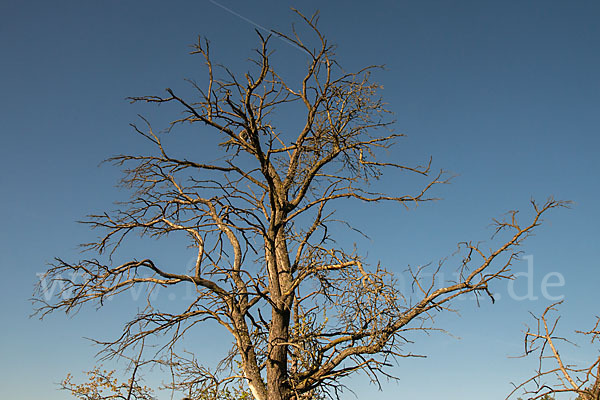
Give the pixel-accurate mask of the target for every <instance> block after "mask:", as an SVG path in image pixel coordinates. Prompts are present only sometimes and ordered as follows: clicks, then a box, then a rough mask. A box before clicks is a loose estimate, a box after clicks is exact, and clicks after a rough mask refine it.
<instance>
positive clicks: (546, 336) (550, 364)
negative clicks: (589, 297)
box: [507, 301, 600, 400]
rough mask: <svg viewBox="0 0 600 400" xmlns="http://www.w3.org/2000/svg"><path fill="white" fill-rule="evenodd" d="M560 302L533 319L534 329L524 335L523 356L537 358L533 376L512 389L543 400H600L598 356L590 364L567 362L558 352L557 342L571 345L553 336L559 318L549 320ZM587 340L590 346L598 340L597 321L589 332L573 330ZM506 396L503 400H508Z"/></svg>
mask: <svg viewBox="0 0 600 400" xmlns="http://www.w3.org/2000/svg"><path fill="white" fill-rule="evenodd" d="M561 303H562V301H560V302H557V303H554V304H552V305H550V306H548V307H547V308H546V309H545V310H544V312H543V313H542V315H541V316H539V317H535V320H536V327H535V330H530V329H528V330H527V332H526V333H525V354H524V355H525V356H527V355H530V354H537V357H538V359H539V362H538V368H537V371H536V374H535V375H534V376H533V377H531V378H529V379H528V380H527V381H525V382H523V383H521V384H520V385H518V386H516V387H515V390H513V392H512V393H511V394H510V395H509V396H508V397H510V396H511V395H512V394H514V393H516V392H517V391H518V390H521V389H522V390H524V391H525V393H526V394H527V395H528V396H529V397H528V398H529V399H532V400H537V399H542V400H543V399H546V398H549V397H550V395H551V394H560V393H569V394H576V395H577V398H576V400H600V355H598V356H597V357H596V359H595V360H594V361H593V362H592V363H591V364H590V365H576V364H571V363H569V362H568V361H567V360H566V359H565V358H564V357H563V356H562V355H561V354H560V352H559V343H561V342H562V343H564V342H566V343H571V342H570V341H569V340H568V339H567V338H565V337H562V336H559V335H557V333H556V328H557V327H558V321H559V320H560V317H555V318H551V314H552V313H553V312H554V313H555V312H557V311H558V309H557V306H558V305H560V304H561ZM576 332H577V333H579V334H582V335H585V336H587V337H589V338H590V340H591V343H594V342H597V341H598V340H600V318H598V317H597V319H596V323H595V325H594V326H593V328H592V329H590V330H589V331H576ZM508 397H507V398H508Z"/></svg>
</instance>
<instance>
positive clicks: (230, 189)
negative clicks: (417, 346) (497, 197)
mask: <svg viewBox="0 0 600 400" xmlns="http://www.w3.org/2000/svg"><path fill="white" fill-rule="evenodd" d="M298 15H299V17H300V18H301V19H302V21H303V23H304V24H305V25H304V26H305V27H306V28H307V29H306V30H307V31H308V33H307V32H305V33H300V32H299V31H297V30H295V29H294V30H293V31H292V33H291V34H290V35H287V34H283V33H274V34H275V35H277V36H279V37H280V38H282V39H284V40H286V41H288V42H290V43H291V44H293V45H294V46H296V47H297V48H299V49H301V50H302V51H303V52H304V54H305V55H306V56H307V59H308V63H307V66H306V70H305V73H304V75H303V76H302V77H301V78H300V79H299V80H298V81H293V82H288V81H286V80H284V79H283V77H282V74H281V72H279V70H278V69H277V68H275V66H274V64H273V56H272V53H271V52H270V51H269V46H270V43H271V35H269V36H267V37H264V36H262V35H261V34H260V33H258V38H259V41H260V46H259V48H258V50H257V52H256V58H255V59H254V60H253V63H254V64H253V65H254V66H255V68H254V70H253V71H251V72H248V73H247V74H245V75H243V76H240V75H236V74H235V73H233V72H232V71H230V70H229V69H227V68H225V67H219V66H217V65H216V64H214V63H213V61H212V59H211V56H210V51H209V43H208V41H202V40H199V41H198V43H197V44H196V45H195V47H194V51H193V52H192V53H193V54H198V55H200V56H201V57H203V59H204V61H205V63H206V67H207V81H206V85H205V86H204V87H201V86H200V85H196V84H194V87H195V89H196V90H197V93H196V97H195V98H191V99H185V98H184V97H182V96H180V95H178V94H176V93H175V92H174V91H173V90H171V89H166V92H167V96H164V97H162V96H147V97H133V98H132V99H131V100H132V101H133V102H145V103H151V104H165V103H169V104H171V103H172V104H176V105H178V106H180V107H181V108H182V110H183V112H184V115H183V116H182V117H181V118H178V119H176V120H175V121H173V122H172V124H171V125H170V129H169V131H174V130H175V129H176V128H177V127H178V126H180V125H182V124H191V125H192V126H198V134H200V135H216V136H217V137H219V138H220V140H219V142H220V144H219V146H218V148H217V150H215V151H216V152H219V154H220V156H221V158H220V159H219V161H217V162H206V161H204V160H192V159H188V158H184V157H177V156H176V155H173V154H172V153H171V152H170V151H169V149H167V148H166V146H164V145H163V141H162V140H161V139H162V135H159V134H157V133H156V132H155V131H154V130H153V129H152V127H151V125H150V124H149V123H146V125H145V126H144V127H143V128H140V127H138V126H134V129H135V130H136V131H137V132H138V133H139V134H140V135H142V136H143V137H145V138H146V139H148V140H149V141H151V142H152V143H153V144H154V145H155V146H156V149H157V153H156V154H151V155H119V156H116V157H113V158H111V159H110V160H111V161H113V162H115V163H116V164H117V165H120V166H122V167H123V168H124V171H125V177H124V178H123V183H124V185H125V186H127V187H129V188H131V189H132V190H133V193H134V194H133V196H132V198H131V199H130V200H129V201H128V202H127V203H126V204H123V205H122V208H121V209H120V210H118V211H116V212H115V213H103V214H99V215H93V216H91V218H90V220H89V221H87V223H88V224H90V225H91V226H92V227H93V228H99V229H102V230H104V232H105V233H104V234H103V235H101V237H100V238H99V239H98V241H96V242H94V243H91V244H89V245H88V248H89V249H90V250H92V251H96V252H98V253H100V254H103V253H106V252H109V253H110V252H112V251H114V250H115V249H116V248H118V247H119V246H120V245H121V244H122V243H123V242H124V241H125V240H127V238H128V237H129V235H130V234H131V233H133V232H138V233H140V234H142V235H143V236H150V237H154V238H162V237H164V236H166V235H169V234H172V233H175V232H181V233H184V234H186V235H188V236H189V239H190V240H191V243H192V245H193V247H194V248H196V250H197V259H196V262H195V265H194V267H193V268H192V269H191V270H189V271H185V270H182V268H180V267H178V266H176V265H159V264H158V263H157V262H155V261H153V260H152V259H150V258H133V259H130V260H124V261H123V262H121V263H112V261H110V258H109V259H108V260H107V261H105V262H102V261H100V260H98V259H94V258H90V259H86V260H82V261H79V262H76V263H71V262H68V261H65V260H62V259H57V261H56V263H55V264H54V265H52V266H51V268H50V269H49V270H48V272H47V274H46V278H47V279H49V280H60V281H61V282H63V283H64V284H63V292H62V293H59V294H58V296H57V297H56V298H55V299H54V300H53V301H51V302H43V303H42V304H41V305H40V307H39V309H38V311H39V313H41V315H42V316H44V315H46V314H48V313H50V312H52V311H55V310H64V311H66V312H72V311H74V310H76V309H78V308H79V307H80V306H82V305H85V304H87V303H92V302H94V303H96V304H99V305H100V306H101V305H102V304H103V301H104V300H105V299H106V298H108V297H111V296H114V295H116V294H118V293H121V292H124V291H127V290H130V289H132V288H134V287H138V286H140V285H144V286H146V287H148V290H149V291H152V289H153V288H155V287H165V288H168V287H180V286H182V285H190V286H191V287H192V288H193V289H194V290H195V297H194V299H193V300H192V301H190V302H189V304H188V305H187V306H186V307H185V308H184V309H182V310H181V311H180V312H176V313H168V312H163V311H161V310H160V309H159V308H157V306H156V305H155V304H153V300H152V298H151V297H150V296H149V297H148V307H147V308H146V309H144V310H142V311H140V312H139V314H138V315H137V316H136V317H135V318H134V319H132V320H131V321H129V322H128V323H127V324H126V325H125V327H124V332H123V334H122V336H120V337H119V338H118V339H117V340H115V341H112V342H109V343H105V345H106V349H107V351H109V352H110V354H124V353H125V352H126V351H128V350H130V349H131V348H133V347H134V346H135V345H136V344H138V343H139V342H140V341H142V340H144V339H145V338H146V337H150V336H157V335H160V334H165V333H168V332H170V333H171V334H172V336H171V337H170V340H169V341H168V342H167V343H166V345H165V347H164V351H165V352H166V354H167V355H166V359H167V360H166V361H165V360H163V361H162V362H163V363H164V362H167V361H168V362H169V363H170V365H171V366H172V367H173V368H174V370H175V372H174V377H175V380H174V381H173V384H172V387H173V388H175V389H184V390H185V391H186V392H187V393H189V396H190V397H191V398H204V397H203V396H206V394H207V393H209V394H210V393H212V395H211V396H214V397H218V393H221V392H219V390H221V388H227V387H230V386H232V385H234V386H235V385H238V384H239V382H242V383H243V384H244V385H247V388H248V389H249V391H250V392H251V394H252V396H253V397H254V398H255V399H257V400H267V399H269V400H289V399H305V398H318V396H321V395H330V396H336V395H337V393H338V391H339V389H340V388H341V387H342V382H341V381H340V378H342V377H345V376H348V375H351V374H353V373H355V372H357V371H363V372H365V373H366V374H368V375H369V376H370V377H371V379H372V380H373V381H374V382H378V379H379V378H380V377H381V376H391V375H389V370H387V369H386V367H388V366H390V363H391V361H392V360H393V359H394V358H397V357H408V356H412V355H413V354H412V353H411V352H410V351H409V350H408V349H407V348H406V346H405V345H406V344H407V343H409V342H410V340H411V339H410V337H411V333H413V332H415V331H417V332H418V331H423V330H429V329H434V328H436V327H435V325H434V322H433V317H434V316H435V314H436V313H438V312H442V311H446V310H449V309H450V306H451V302H452V300H454V299H456V298H458V297H460V296H465V295H467V294H469V293H471V294H473V293H474V294H476V295H479V294H482V293H483V294H488V295H490V296H491V293H490V291H489V284H490V283H491V282H493V281H496V280H500V279H507V278H510V277H511V273H510V266H511V263H512V262H513V261H514V260H515V258H516V257H517V255H518V253H519V250H518V248H519V246H520V245H521V244H522V243H523V241H524V240H525V239H526V238H527V237H528V236H529V235H530V234H531V233H532V231H533V230H534V229H535V228H536V227H537V226H538V225H539V224H540V223H541V221H542V220H541V218H542V215H543V214H544V213H546V212H547V211H548V210H550V209H552V208H556V207H559V206H563V205H564V203H562V202H557V201H554V200H552V199H550V200H548V201H547V202H546V203H544V204H541V205H540V204H537V203H535V202H532V205H533V215H532V216H531V219H530V220H529V221H527V222H521V221H519V219H518V218H517V212H516V211H514V212H510V213H509V214H508V218H507V219H505V220H495V224H496V233H497V234H498V237H504V236H503V235H505V239H503V240H502V241H501V242H500V243H499V244H498V245H497V247H496V248H495V249H491V250H486V249H484V248H482V247H480V246H479V244H477V243H474V242H466V243H462V244H460V245H459V249H460V251H461V254H462V261H460V262H459V264H458V266H457V281H456V282H451V283H447V282H446V283H445V284H444V285H441V286H440V276H439V273H440V271H441V270H442V269H443V268H445V266H444V265H443V264H442V263H440V265H438V266H436V267H435V268H434V270H433V273H432V274H431V275H428V276H426V275H425V272H424V271H425V270H426V267H422V268H418V269H412V270H410V274H411V277H412V279H413V291H412V293H407V292H402V291H401V290H400V288H399V287H398V286H397V285H396V284H395V283H396V280H395V277H394V275H393V274H392V273H391V272H390V271H388V270H386V269H385V268H384V267H383V266H381V265H378V264H377V265H374V266H370V265H367V264H366V261H365V259H364V258H363V257H361V256H360V254H359V253H358V251H357V250H356V249H345V248H343V246H341V245H336V242H334V241H333V239H334V238H333V237H331V236H330V235H331V229H330V228H331V226H332V224H334V223H335V222H336V221H335V220H334V219H333V215H334V212H335V208H336V205H335V204H336V203H337V202H339V201H344V200H345V201H354V202H355V203H354V204H361V207H364V206H365V205H367V204H375V203H383V202H388V203H396V204H398V205H402V206H409V205H411V204H413V205H416V204H417V203H419V202H426V201H430V200H432V199H433V197H432V196H431V195H430V194H429V193H430V191H431V189H432V187H433V186H434V185H437V184H439V183H445V182H447V177H446V176H445V174H444V173H443V172H438V173H432V172H431V168H430V166H431V161H430V162H429V163H427V165H425V166H423V167H413V166H409V165H405V164H402V163H400V162H398V161H396V160H394V159H393V158H392V159H391V160H390V159H389V152H388V151H387V150H388V149H389V148H390V147H391V146H392V145H393V144H394V143H396V141H397V140H398V139H399V138H400V137H402V136H403V135H401V134H398V133H394V132H390V131H389V128H390V126H391V123H392V121H390V120H388V119H387V118H388V117H387V116H388V112H387V110H386V109H385V107H384V103H383V102H382V101H381V99H380V97H379V91H380V89H381V86H380V85H378V84H376V83H373V82H372V81H371V72H372V71H373V70H375V69H377V68H378V67H377V66H368V67H365V68H363V69H361V70H358V71H356V72H346V71H344V70H343V69H342V68H341V67H339V65H338V63H337V61H336V58H335V53H334V47H333V46H331V45H330V44H329V42H328V41H327V40H326V38H325V37H324V36H323V35H322V33H321V32H320V30H319V29H318V28H317V16H316V15H314V16H313V17H311V18H306V17H304V16H303V15H301V14H299V13H298ZM309 34H310V35H312V38H313V39H306V36H307V35H309ZM309 43H316V45H315V47H313V45H312V44H309ZM279 108H286V109H288V110H290V109H294V110H295V112H296V115H303V116H304V117H303V118H304V119H303V123H302V124H301V125H300V126H298V127H297V128H296V129H295V130H291V129H289V128H286V129H281V130H280V129H278V125H277V116H276V115H275V111H276V110H278V109H279ZM144 121H145V120H144ZM208 142H210V140H208V139H207V143H208ZM386 157H387V158H386ZM388 170H398V171H403V172H405V173H409V174H415V175H418V176H422V177H423V178H424V183H423V185H422V186H421V187H420V188H418V189H416V190H415V191H414V192H413V193H408V194H406V193H405V194H398V193H389V192H375V191H373V189H371V188H370V187H371V183H372V181H373V180H374V179H379V178H381V177H382V175H383V173H384V172H385V171H388ZM68 276H79V277H82V278H80V279H70V278H68ZM442 283H444V282H442ZM39 298H40V299H42V297H41V296H39ZM206 320H212V321H216V322H217V323H218V324H220V325H221V326H222V327H223V328H225V329H226V330H227V331H228V332H229V334H231V337H232V339H233V342H234V345H233V349H232V351H231V353H230V354H229V355H227V356H225V357H224V359H223V363H221V364H220V365H219V367H218V368H217V369H216V370H211V369H208V368H207V367H205V366H203V365H201V363H199V362H198V360H197V359H196V358H195V357H194V356H193V355H192V356H191V357H184V356H183V354H182V353H181V349H180V348H179V347H178V343H179V342H180V340H181V339H182V337H184V336H185V334H186V333H187V332H188V331H189V329H191V328H193V327H196V326H197V324H198V323H200V322H203V321H206ZM240 370H241V373H239V371H240Z"/></svg>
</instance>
